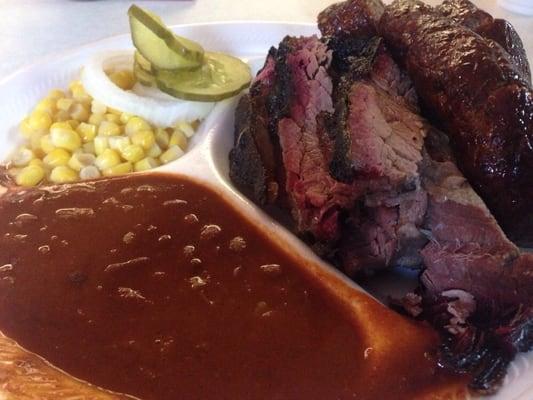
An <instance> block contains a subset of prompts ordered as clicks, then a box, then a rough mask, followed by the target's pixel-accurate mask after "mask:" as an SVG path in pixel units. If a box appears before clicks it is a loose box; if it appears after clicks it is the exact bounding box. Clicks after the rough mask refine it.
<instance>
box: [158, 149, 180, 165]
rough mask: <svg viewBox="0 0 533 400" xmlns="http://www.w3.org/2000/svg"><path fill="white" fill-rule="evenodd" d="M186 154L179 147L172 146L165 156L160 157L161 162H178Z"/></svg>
mask: <svg viewBox="0 0 533 400" xmlns="http://www.w3.org/2000/svg"><path fill="white" fill-rule="evenodd" d="M183 154H184V152H183V150H182V149H181V148H180V147H179V146H177V145H174V146H170V147H169V148H168V149H167V150H166V151H165V152H164V153H163V154H161V155H160V156H159V160H160V161H161V162H162V163H163V164H167V163H169V162H171V161H174V160H177V159H178V158H180V157H181V156H182V155H183Z"/></svg>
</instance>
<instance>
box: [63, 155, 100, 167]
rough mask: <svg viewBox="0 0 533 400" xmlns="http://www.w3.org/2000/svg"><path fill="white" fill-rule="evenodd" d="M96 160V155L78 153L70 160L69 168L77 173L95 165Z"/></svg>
mask: <svg viewBox="0 0 533 400" xmlns="http://www.w3.org/2000/svg"><path fill="white" fill-rule="evenodd" d="M95 160H96V157H95V155H94V154H88V153H76V154H73V155H72V156H71V157H70V160H68V166H69V167H70V168H72V169H73V170H75V171H81V170H82V169H83V168H85V167H88V166H89V165H93V164H94V162H95Z"/></svg>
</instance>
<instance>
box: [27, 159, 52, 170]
mask: <svg viewBox="0 0 533 400" xmlns="http://www.w3.org/2000/svg"><path fill="white" fill-rule="evenodd" d="M28 165H37V166H38V167H41V168H42V169H44V170H46V169H47V168H48V167H47V166H46V164H45V163H44V162H43V160H41V159H40V158H34V159H33V160H31V161H30V163H29V164H28Z"/></svg>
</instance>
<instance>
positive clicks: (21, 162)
mask: <svg viewBox="0 0 533 400" xmlns="http://www.w3.org/2000/svg"><path fill="white" fill-rule="evenodd" d="M33 157H34V155H33V151H31V150H30V149H28V148H27V147H20V148H19V149H17V151H16V152H15V153H14V154H13V156H12V157H11V163H12V164H13V165H14V166H15V167H24V166H26V165H28V164H29V162H30V161H31V160H32V158H33Z"/></svg>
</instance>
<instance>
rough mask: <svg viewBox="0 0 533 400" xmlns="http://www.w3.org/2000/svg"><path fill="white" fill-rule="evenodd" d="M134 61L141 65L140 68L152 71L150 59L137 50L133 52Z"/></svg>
mask: <svg viewBox="0 0 533 400" xmlns="http://www.w3.org/2000/svg"><path fill="white" fill-rule="evenodd" d="M133 61H134V63H135V64H137V65H138V66H139V68H142V69H143V70H145V71H146V72H149V73H152V64H150V61H148V60H147V59H146V58H144V57H143V56H142V54H141V53H139V52H138V51H137V50H136V51H135V52H134V53H133Z"/></svg>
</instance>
